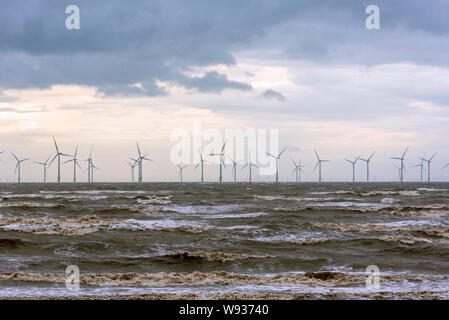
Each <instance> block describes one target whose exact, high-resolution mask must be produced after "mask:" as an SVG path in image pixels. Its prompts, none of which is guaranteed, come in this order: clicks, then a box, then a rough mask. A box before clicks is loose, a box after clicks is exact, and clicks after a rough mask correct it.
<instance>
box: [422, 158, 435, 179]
mask: <svg viewBox="0 0 449 320" xmlns="http://www.w3.org/2000/svg"><path fill="white" fill-rule="evenodd" d="M436 155H437V154H436V153H434V154H433V156H431V157H430V158H429V159H426V158H425V157H422V158H420V159H421V160H422V161H425V162H427V182H430V163H431V162H432V160H433V158H434V157H435V156H436Z"/></svg>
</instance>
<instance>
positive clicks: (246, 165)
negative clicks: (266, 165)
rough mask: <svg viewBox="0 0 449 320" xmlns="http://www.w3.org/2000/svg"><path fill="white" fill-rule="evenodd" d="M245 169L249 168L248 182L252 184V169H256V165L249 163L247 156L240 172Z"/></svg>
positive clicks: (249, 159)
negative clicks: (246, 160)
mask: <svg viewBox="0 0 449 320" xmlns="http://www.w3.org/2000/svg"><path fill="white" fill-rule="evenodd" d="M246 167H248V168H249V182H252V170H251V168H252V167H256V168H257V165H256V164H255V163H254V162H251V155H248V162H247V163H246V164H245V165H244V166H243V167H242V170H243V169H245V168H246Z"/></svg>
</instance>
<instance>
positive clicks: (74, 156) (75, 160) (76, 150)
mask: <svg viewBox="0 0 449 320" xmlns="http://www.w3.org/2000/svg"><path fill="white" fill-rule="evenodd" d="M77 153H78V146H76V149H75V154H74V155H73V158H72V159H70V160H67V161H64V163H68V162H71V161H73V182H76V166H78V167H79V168H80V169H81V166H80V165H79V163H78V159H77V157H76V155H77Z"/></svg>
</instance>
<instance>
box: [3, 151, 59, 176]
mask: <svg viewBox="0 0 449 320" xmlns="http://www.w3.org/2000/svg"><path fill="white" fill-rule="evenodd" d="M0 153H1V152H0ZM50 158H51V155H50V156H49V157H48V158H47V160H45V162H34V163H37V164H40V165H42V166H43V167H44V182H47V166H48V161H49V160H50Z"/></svg>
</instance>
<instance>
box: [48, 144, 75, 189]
mask: <svg viewBox="0 0 449 320" xmlns="http://www.w3.org/2000/svg"><path fill="white" fill-rule="evenodd" d="M53 142H54V143H55V148H56V154H55V156H54V158H53V159H52V160H51V161H50V163H49V164H48V166H51V164H52V163H53V161H54V160H55V159H56V158H58V180H57V182H58V183H60V182H61V156H65V157H70V155H68V154H65V153H62V152H59V148H58V144H57V143H56V140H55V137H54V136H53Z"/></svg>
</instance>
